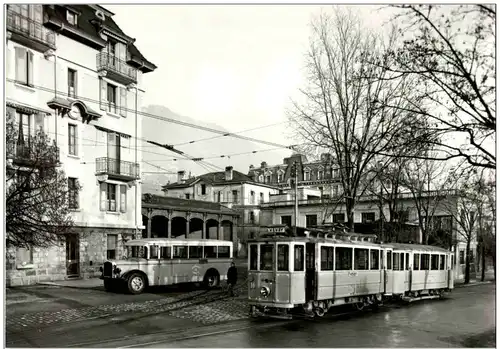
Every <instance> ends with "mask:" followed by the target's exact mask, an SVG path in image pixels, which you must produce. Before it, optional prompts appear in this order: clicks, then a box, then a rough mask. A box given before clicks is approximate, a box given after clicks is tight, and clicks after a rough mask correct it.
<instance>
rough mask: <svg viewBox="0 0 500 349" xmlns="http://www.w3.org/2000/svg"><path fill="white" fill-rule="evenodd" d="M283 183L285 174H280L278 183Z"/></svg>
mask: <svg viewBox="0 0 500 349" xmlns="http://www.w3.org/2000/svg"><path fill="white" fill-rule="evenodd" d="M281 182H283V173H282V172H279V173H278V183H281Z"/></svg>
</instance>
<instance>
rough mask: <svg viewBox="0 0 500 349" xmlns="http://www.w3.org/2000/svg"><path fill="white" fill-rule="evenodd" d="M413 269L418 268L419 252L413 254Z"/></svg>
mask: <svg viewBox="0 0 500 349" xmlns="http://www.w3.org/2000/svg"><path fill="white" fill-rule="evenodd" d="M413 270H420V253H414V254H413Z"/></svg>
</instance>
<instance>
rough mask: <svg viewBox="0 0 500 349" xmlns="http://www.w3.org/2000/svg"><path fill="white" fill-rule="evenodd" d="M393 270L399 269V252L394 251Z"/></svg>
mask: <svg viewBox="0 0 500 349" xmlns="http://www.w3.org/2000/svg"><path fill="white" fill-rule="evenodd" d="M392 270H395V271H398V270H399V252H394V253H393V254H392Z"/></svg>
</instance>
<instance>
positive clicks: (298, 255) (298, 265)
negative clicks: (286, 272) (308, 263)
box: [293, 245, 304, 271]
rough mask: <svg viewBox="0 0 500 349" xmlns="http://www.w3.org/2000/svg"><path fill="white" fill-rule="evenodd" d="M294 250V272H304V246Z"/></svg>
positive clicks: (296, 246) (298, 246)
mask: <svg viewBox="0 0 500 349" xmlns="http://www.w3.org/2000/svg"><path fill="white" fill-rule="evenodd" d="M293 250H294V259H293V260H294V263H293V264H294V265H293V270H295V271H304V246H302V245H295V247H294V249H293Z"/></svg>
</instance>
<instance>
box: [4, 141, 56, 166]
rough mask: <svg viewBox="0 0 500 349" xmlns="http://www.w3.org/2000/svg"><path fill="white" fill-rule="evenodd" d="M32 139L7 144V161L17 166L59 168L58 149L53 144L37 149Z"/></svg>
mask: <svg viewBox="0 0 500 349" xmlns="http://www.w3.org/2000/svg"><path fill="white" fill-rule="evenodd" d="M39 146H40V144H39V145H38V146H37V145H36V142H35V138H34V137H29V138H27V139H26V140H22V141H16V142H11V143H10V144H7V159H8V160H12V164H15V165H18V166H30V167H45V166H59V164H60V162H59V148H58V147H57V145H56V144H55V142H54V143H53V144H52V145H49V146H44V147H43V148H39Z"/></svg>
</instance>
